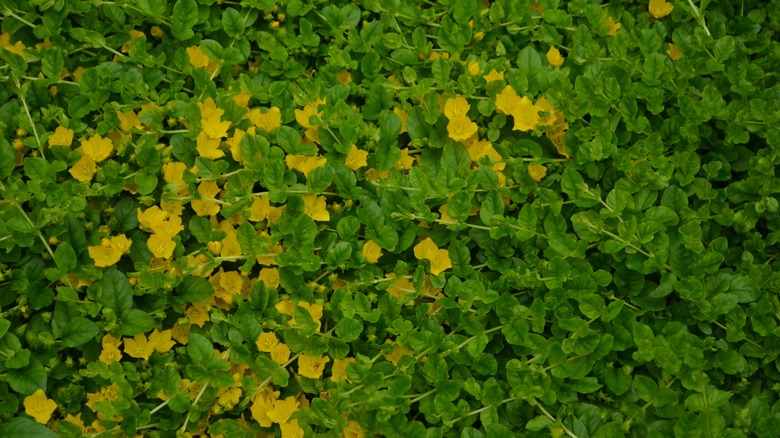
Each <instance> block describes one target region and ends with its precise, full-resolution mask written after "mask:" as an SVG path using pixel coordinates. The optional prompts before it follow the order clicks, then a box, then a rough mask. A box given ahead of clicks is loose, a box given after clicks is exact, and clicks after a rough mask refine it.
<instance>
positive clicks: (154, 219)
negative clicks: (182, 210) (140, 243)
mask: <svg viewBox="0 0 780 438" xmlns="http://www.w3.org/2000/svg"><path fill="white" fill-rule="evenodd" d="M182 164H183V163H182ZM137 215H138V223H139V224H140V225H141V229H142V230H144V231H153V230H154V229H155V228H156V227H159V226H160V225H162V224H163V223H164V222H165V219H167V218H168V213H166V212H165V211H163V210H162V209H161V208H160V207H158V206H156V205H153V206H151V207H149V208H147V209H146V210H144V211H141V209H140V208H139V209H138V213H137Z"/></svg>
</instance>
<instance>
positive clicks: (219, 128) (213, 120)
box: [201, 110, 230, 138]
mask: <svg viewBox="0 0 780 438" xmlns="http://www.w3.org/2000/svg"><path fill="white" fill-rule="evenodd" d="M220 111H221V110H220ZM201 128H202V129H203V131H202V133H205V134H206V135H207V136H208V138H222V137H227V131H228V128H230V122H229V121H224V122H223V121H222V118H221V116H220V114H219V113H214V114H211V115H210V116H209V117H208V118H205V117H204V118H203V119H202V120H201Z"/></svg>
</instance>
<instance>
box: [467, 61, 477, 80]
mask: <svg viewBox="0 0 780 438" xmlns="http://www.w3.org/2000/svg"><path fill="white" fill-rule="evenodd" d="M468 70H469V74H470V75H471V76H476V75H478V74H479V62H476V61H474V62H470V63H469V66H468Z"/></svg>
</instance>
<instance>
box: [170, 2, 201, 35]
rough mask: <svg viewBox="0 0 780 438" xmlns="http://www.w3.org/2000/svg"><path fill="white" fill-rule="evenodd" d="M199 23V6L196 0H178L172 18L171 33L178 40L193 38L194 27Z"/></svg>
mask: <svg viewBox="0 0 780 438" xmlns="http://www.w3.org/2000/svg"><path fill="white" fill-rule="evenodd" d="M197 22H198V4H197V3H196V2H195V0H177V1H176V4H175V5H174V6H173V15H172V16H171V33H172V34H173V36H174V37H175V38H176V39H178V40H186V39H189V38H192V36H194V35H195V32H193V31H192V27H193V26H195V24H196V23H197Z"/></svg>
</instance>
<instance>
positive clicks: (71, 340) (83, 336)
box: [60, 317, 100, 348]
mask: <svg viewBox="0 0 780 438" xmlns="http://www.w3.org/2000/svg"><path fill="white" fill-rule="evenodd" d="M98 333H100V330H99V329H98V326H97V325H96V324H95V323H94V322H92V321H90V320H88V319H86V318H82V317H76V318H73V319H71V320H70V321H68V324H67V325H66V326H65V327H64V328H63V329H62V333H60V337H61V338H62V342H60V345H61V346H62V347H65V348H68V347H78V346H80V345H83V344H85V343H87V342H89V341H90V340H91V339H93V338H94V337H95V336H97V335H98Z"/></svg>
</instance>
